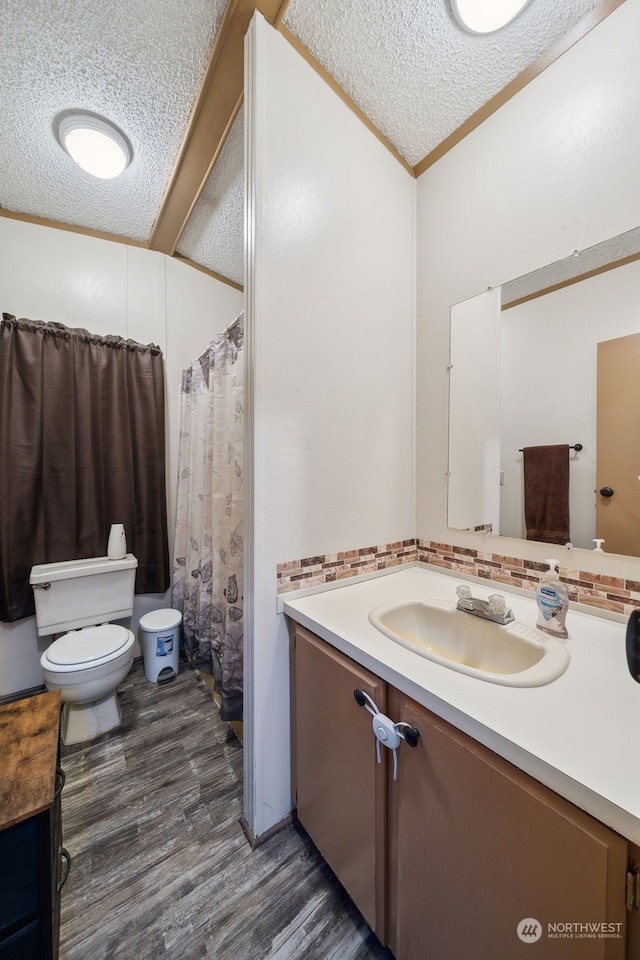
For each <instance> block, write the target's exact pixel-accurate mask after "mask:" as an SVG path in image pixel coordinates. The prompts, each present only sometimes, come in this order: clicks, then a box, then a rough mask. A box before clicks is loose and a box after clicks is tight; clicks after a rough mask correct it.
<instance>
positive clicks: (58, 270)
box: [0, 218, 244, 696]
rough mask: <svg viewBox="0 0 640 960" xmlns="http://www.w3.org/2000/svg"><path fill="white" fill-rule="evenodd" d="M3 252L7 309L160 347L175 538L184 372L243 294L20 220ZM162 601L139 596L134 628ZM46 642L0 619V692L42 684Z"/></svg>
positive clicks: (10, 228)
mask: <svg viewBox="0 0 640 960" xmlns="http://www.w3.org/2000/svg"><path fill="white" fill-rule="evenodd" d="M0 249H1V250H2V258H1V259H0V290H1V291H2V303H1V304H0V309H1V310H2V311H3V312H5V313H11V314H14V315H15V316H17V317H28V318H29V319H31V320H48V321H56V322H57V323H63V324H65V325H66V326H75V327H85V328H86V329H88V330H91V331H93V332H95V333H99V334H103V335H106V334H114V335H116V336H121V337H126V338H131V339H134V340H138V341H140V342H141V343H150V342H153V343H157V344H158V345H159V346H160V347H161V348H162V350H163V353H164V356H165V362H166V382H167V440H168V446H167V488H168V500H169V506H168V511H169V534H170V537H171V536H172V530H173V519H174V512H175V487H176V482H175V478H176V476H177V437H178V430H179V411H180V407H179V404H180V371H181V370H182V368H183V367H184V366H185V365H186V364H188V363H189V362H190V361H191V360H192V359H193V358H194V357H196V356H198V355H199V354H200V353H202V351H203V350H204V349H205V347H206V345H207V343H208V342H209V340H210V339H211V338H212V337H213V336H215V334H216V333H218V332H219V331H220V330H222V329H223V328H224V327H225V326H226V325H227V323H229V322H230V321H231V320H232V319H233V318H234V316H235V315H236V314H237V313H238V312H239V311H240V310H241V309H242V307H243V302H244V298H243V294H241V293H239V292H238V291H237V290H235V289H234V288H233V287H230V286H228V285H227V284H223V283H221V282H220V281H218V280H214V279H213V278H212V277H209V276H207V275H206V274H204V273H202V272H200V271H197V270H195V269H193V268H191V267H189V266H187V265H186V264H183V263H180V262H178V261H173V260H170V259H168V258H167V257H165V256H164V255H163V254H160V253H154V252H151V251H149V250H144V249H142V248H138V247H132V246H128V245H126V244H121V243H115V242H112V241H108V240H101V239H97V238H95V237H88V236H84V235H82V234H76V233H71V232H68V231H63V230H56V229H53V228H50V227H42V226H39V225H36V224H32V223H23V222H22V221H18V220H10V219H6V218H0ZM105 536H106V533H105ZM105 549H106V541H105ZM163 599H164V598H159V597H157V596H148V597H138V598H136V611H135V616H134V619H133V621H132V626H133V628H134V629H136V627H137V622H138V620H139V618H140V616H142V615H143V614H144V613H146V611H147V610H149V609H153V608H154V607H157V606H159V605H160V602H161V600H163ZM47 642H48V641H47V640H46V638H45V640H38V639H37V638H36V632H35V623H34V621H33V618H28V619H26V620H21V621H18V622H17V623H14V624H3V623H0V696H3V695H5V694H8V693H14V692H16V691H19V690H25V689H28V688H30V687H34V686H38V685H39V684H41V683H42V673H41V670H40V664H39V656H40V653H41V652H42V650H43V649H44V647H45V646H46V643H47Z"/></svg>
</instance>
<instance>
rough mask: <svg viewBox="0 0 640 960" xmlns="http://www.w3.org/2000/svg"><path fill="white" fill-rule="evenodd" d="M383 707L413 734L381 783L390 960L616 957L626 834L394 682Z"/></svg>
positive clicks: (620, 946) (621, 940)
mask: <svg viewBox="0 0 640 960" xmlns="http://www.w3.org/2000/svg"><path fill="white" fill-rule="evenodd" d="M389 712H390V715H392V716H393V718H394V720H395V719H401V720H404V721H406V722H407V723H409V724H411V726H417V727H418V728H419V729H420V732H421V737H420V739H419V741H418V745H417V747H416V748H415V749H405V748H404V745H402V747H401V750H400V751H399V753H400V756H399V773H398V780H397V781H395V782H391V783H390V792H389V828H390V835H389V836H390V848H389V894H390V899H389V910H390V913H389V930H388V934H389V936H388V941H389V946H390V947H391V949H392V950H393V952H394V955H395V957H396V960H425V958H426V957H428V958H429V960H452V958H453V957H473V958H474V960H497V958H508V960H518V958H520V957H522V958H523V960H531V957H532V956H533V955H534V954H535V955H536V956H540V957H542V956H544V960H553V958H556V957H557V958H558V960H605V958H606V960H623V958H624V956H625V926H626V914H625V873H626V854H627V844H626V841H625V840H623V838H621V837H620V836H618V835H617V834H615V833H614V832H613V831H612V830H610V829H609V828H608V827H605V826H604V825H603V824H601V823H599V822H598V821H596V820H594V819H593V818H592V817H591V816H589V815H588V814H586V813H584V812H583V811H581V810H579V809H577V808H576V807H574V806H573V805H572V804H571V803H569V802H568V801H566V800H564V799H562V798H561V797H559V796H557V795H556V794H555V793H553V792H552V791H551V790H548V789H547V788H546V787H544V786H542V785H541V784H539V783H537V782H536V781H534V780H533V779H532V778H530V777H528V776H527V775H526V774H524V773H522V772H521V771H519V770H517V769H516V768H515V767H513V766H512V765H511V764H510V763H508V762H507V761H505V760H503V759H502V758H500V757H498V756H496V755H495V754H493V753H492V752H491V751H489V750H487V749H485V748H484V747H482V746H481V745H480V744H478V743H476V742H475V741H473V740H472V739H471V738H469V737H467V736H465V734H463V733H461V732H460V731H458V730H456V729H455V728H453V727H452V726H451V725H449V724H448V723H446V722H445V721H443V720H441V719H439V718H438V717H436V716H434V715H433V714H431V713H430V712H429V711H428V710H426V709H425V708H424V707H421V706H420V705H418V704H416V703H414V702H413V701H411V700H409V699H408V698H407V697H405V696H404V695H402V694H400V693H398V692H397V691H395V690H390V691H389ZM527 918H531V920H530V922H529V924H528V933H527V932H526V931H525V932H524V933H523V936H524V939H520V938H519V937H518V932H517V931H518V925H519V924H520V922H521V921H522V920H524V919H527ZM603 922H609V923H610V924H612V925H613V926H611V927H609V929H608V932H609V934H610V937H609V938H603V937H599V936H597V935H596V936H588V935H585V933H584V930H582V931H580V930H577V929H573V931H570V930H569V929H568V928H567V926H566V925H567V924H576V923H580V924H588V923H592V924H594V923H595V924H601V923H603ZM536 923H537V926H535V924H536ZM548 924H555V925H556V927H555V932H556V933H560V934H565V935H559V936H558V937H557V938H556V937H554V936H551V933H553V932H554V931H553V929H552V930H551V931H550V930H549V928H548ZM558 925H560V926H558ZM600 932H604V931H602V930H601V931H600ZM538 933H540V934H541V935H540V942H534V939H533V938H534V937H535V936H536V935H537V934H538ZM567 933H571V935H570V936H567V935H566V934H567ZM611 934H613V936H611ZM616 934H619V936H616ZM532 943H534V945H533V946H532ZM536 951H537V952H536Z"/></svg>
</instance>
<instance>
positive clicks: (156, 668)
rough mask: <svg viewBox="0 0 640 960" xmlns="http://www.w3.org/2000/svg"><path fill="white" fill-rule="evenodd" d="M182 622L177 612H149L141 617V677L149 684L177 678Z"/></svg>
mask: <svg viewBox="0 0 640 960" xmlns="http://www.w3.org/2000/svg"><path fill="white" fill-rule="evenodd" d="M181 623H182V614H181V613H180V611H179V610H170V609H169V610H167V609H165V610H151V611H150V612H149V613H145V615H144V616H143V617H140V630H141V632H142V653H143V655H144V675H145V677H146V678H147V680H150V681H151V682H152V683H166V682H167V681H168V680H173V679H174V678H175V677H177V675H178V659H179V657H180V624H181Z"/></svg>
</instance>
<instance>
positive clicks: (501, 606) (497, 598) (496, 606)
mask: <svg viewBox="0 0 640 960" xmlns="http://www.w3.org/2000/svg"><path fill="white" fill-rule="evenodd" d="M489 610H491V613H495V614H496V615H497V616H499V617H501V616H503V615H504V614H505V613H506V612H507V603H506V601H505V599H504V597H503V596H502V594H501V593H492V594H491V596H490V597H489Z"/></svg>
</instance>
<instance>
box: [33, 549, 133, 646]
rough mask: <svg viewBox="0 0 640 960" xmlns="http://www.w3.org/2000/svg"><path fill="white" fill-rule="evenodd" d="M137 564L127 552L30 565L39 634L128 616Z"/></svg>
mask: <svg viewBox="0 0 640 960" xmlns="http://www.w3.org/2000/svg"><path fill="white" fill-rule="evenodd" d="M137 566H138V561H137V560H136V558H135V557H134V556H133V554H131V553H128V554H127V555H126V556H125V557H123V558H122V560H109V558H108V557H90V558H88V559H87V560H68V561H65V562H63V563H40V564H38V565H37V566H35V567H32V569H31V575H30V577H29V583H30V584H31V586H32V587H33V597H34V600H35V605H36V629H37V632H38V636H39V637H45V636H51V635H52V634H55V633H64V632H65V631H66V630H77V629H79V628H80V627H91V626H94V625H95V624H99V623H107V622H109V621H111V620H120V619H121V618H122V617H130V616H131V614H132V613H133V594H134V587H135V579H136V567H137Z"/></svg>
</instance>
